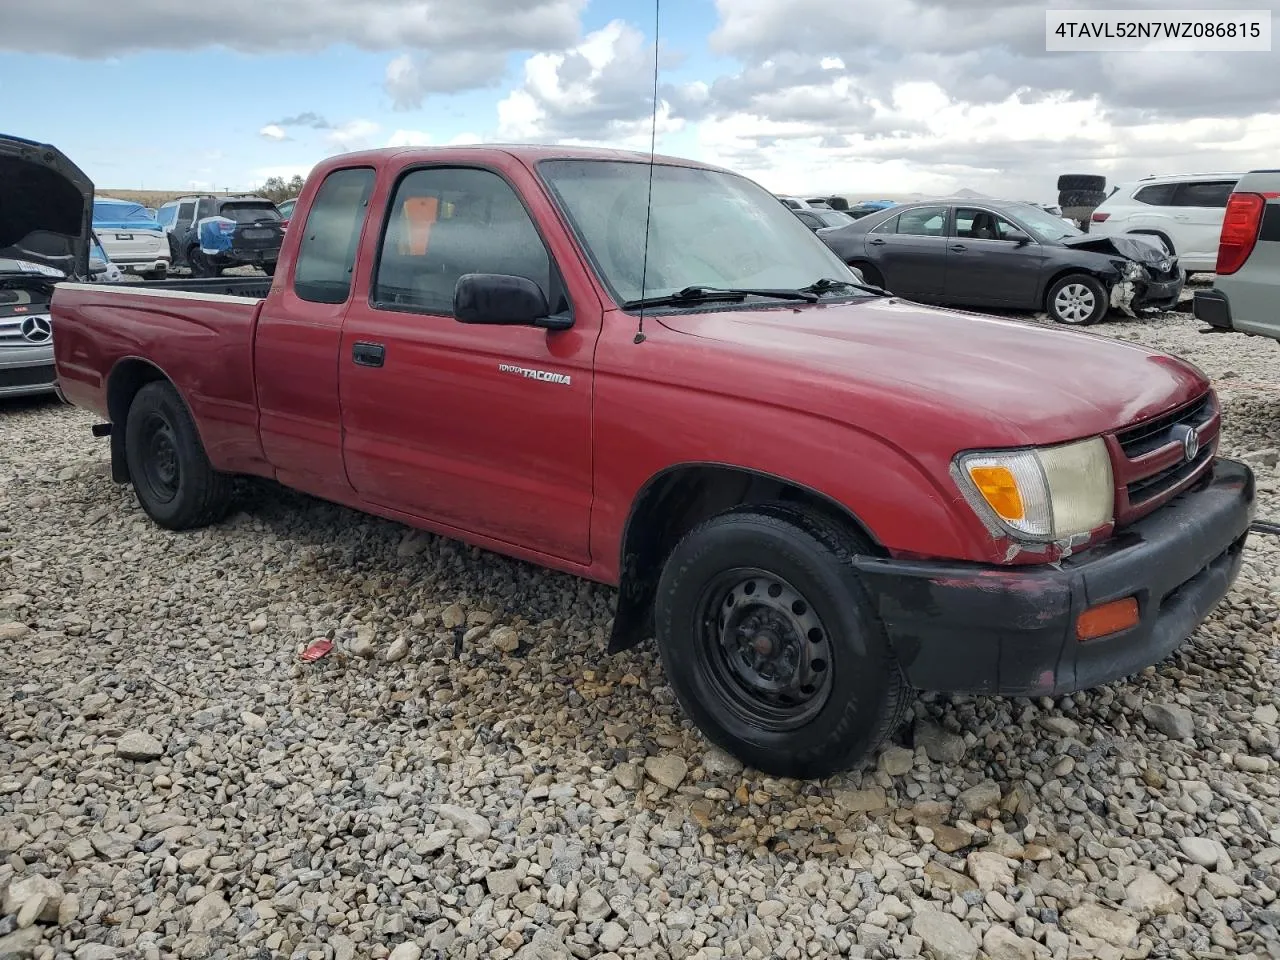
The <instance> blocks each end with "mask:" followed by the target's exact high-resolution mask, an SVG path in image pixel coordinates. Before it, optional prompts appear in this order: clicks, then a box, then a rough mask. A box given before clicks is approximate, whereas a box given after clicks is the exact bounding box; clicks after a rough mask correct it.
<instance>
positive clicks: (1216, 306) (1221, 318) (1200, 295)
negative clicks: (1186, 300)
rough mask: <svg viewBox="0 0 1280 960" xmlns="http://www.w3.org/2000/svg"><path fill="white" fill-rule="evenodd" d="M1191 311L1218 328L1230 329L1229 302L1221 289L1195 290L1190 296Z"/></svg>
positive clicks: (1197, 317) (1198, 318) (1198, 317)
mask: <svg viewBox="0 0 1280 960" xmlns="http://www.w3.org/2000/svg"><path fill="white" fill-rule="evenodd" d="M1191 312H1192V313H1193V314H1195V318H1196V319H1197V320H1202V321H1204V322H1205V323H1207V324H1208V325H1209V326H1211V327H1216V328H1217V329H1219V330H1232V329H1234V328H1233V327H1232V326H1231V302H1230V301H1229V300H1227V295H1226V294H1225V293H1223V292H1222V291H1221V290H1197V291H1196V292H1195V294H1194V296H1192V298H1191Z"/></svg>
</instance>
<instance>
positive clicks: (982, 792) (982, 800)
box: [957, 780, 1000, 816]
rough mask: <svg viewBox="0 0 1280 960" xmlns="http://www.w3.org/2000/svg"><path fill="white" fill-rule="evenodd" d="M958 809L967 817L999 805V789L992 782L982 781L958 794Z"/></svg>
mask: <svg viewBox="0 0 1280 960" xmlns="http://www.w3.org/2000/svg"><path fill="white" fill-rule="evenodd" d="M957 802H958V803H959V804H960V809H961V810H963V811H964V812H965V813H966V814H968V815H969V816H974V815H976V814H979V813H982V812H983V811H985V810H986V809H987V808H988V807H996V806H999V805H1000V787H999V785H998V784H996V782H995V781H994V780H983V781H982V782H981V783H979V784H978V785H977V786H974V787H970V788H969V789H968V790H966V791H964V792H963V793H962V794H960V797H959V800H958V801H957Z"/></svg>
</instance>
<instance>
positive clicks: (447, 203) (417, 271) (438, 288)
mask: <svg viewBox="0 0 1280 960" xmlns="http://www.w3.org/2000/svg"><path fill="white" fill-rule="evenodd" d="M468 273H495V274H504V275H507V276H515V277H524V278H526V279H528V280H532V281H533V282H534V283H536V284H537V285H538V286H539V287H540V288H541V289H542V292H543V294H544V295H545V296H546V297H547V302H548V303H549V304H550V305H551V312H552V313H560V312H563V311H564V310H567V309H568V303H567V301H566V300H565V298H564V294H563V293H562V292H561V288H560V284H559V280H558V278H557V276H556V275H555V271H554V269H553V267H552V262H551V257H550V255H549V254H548V253H547V248H546V245H545V244H544V243H543V242H542V237H541V236H540V235H539V234H538V230H537V228H536V227H535V226H534V224H533V220H532V219H531V218H530V216H529V213H528V211H527V210H525V208H524V204H523V203H521V202H520V198H519V197H518V196H517V195H516V192H515V191H514V190H513V189H512V188H511V187H510V186H509V185H508V184H507V182H506V181H505V180H503V179H502V177H500V176H498V175H497V174H496V173H493V172H491V171H489V170H481V169H477V168H472V167H432V168H428V169H423V170H414V171H412V172H411V173H409V174H407V175H406V176H405V177H404V178H403V179H402V180H401V181H400V183H399V185H398V186H397V187H396V191H395V196H394V198H393V199H392V201H391V206H390V208H389V210H388V212H387V225H386V230H385V232H384V234H383V238H382V246H381V249H380V250H379V251H378V263H377V273H376V275H375V276H374V283H373V301H374V304H375V306H378V307H381V308H384V309H401V310H412V311H415V312H423V313H433V314H440V315H442V316H452V315H453V291H454V288H455V287H456V286H457V283H458V278H459V277H461V276H463V275H464V274H468Z"/></svg>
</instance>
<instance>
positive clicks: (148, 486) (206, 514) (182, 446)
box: [125, 380, 231, 530]
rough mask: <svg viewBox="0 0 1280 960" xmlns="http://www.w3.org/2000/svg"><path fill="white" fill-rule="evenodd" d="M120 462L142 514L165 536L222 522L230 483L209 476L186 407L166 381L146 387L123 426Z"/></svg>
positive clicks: (209, 469)
mask: <svg viewBox="0 0 1280 960" xmlns="http://www.w3.org/2000/svg"><path fill="white" fill-rule="evenodd" d="M125 459H126V460H127V462H128V465H129V476H130V479H131V480H132V481H133V489H134V492H135V493H136V494H137V497H138V502H139V503H140V504H141V505H142V509H143V510H145V511H146V513H147V515H148V516H149V517H151V519H152V520H154V521H155V522H156V523H158V524H159V525H160V526H162V527H167V528H169V529H170V530H190V529H192V528H195V527H203V526H208V525H209V524H211V523H215V522H217V521H218V520H220V519H222V517H224V516H225V515H226V513H227V510H228V508H229V507H230V505H231V477H230V475H229V474H225V473H220V472H218V471H217V470H214V469H213V467H212V466H211V465H210V463H209V458H208V456H206V454H205V451H204V446H203V444H201V442H200V435H199V434H198V433H197V432H196V426H195V423H194V421H192V419H191V414H190V413H189V412H188V411H187V406H186V404H185V403H184V402H183V401H182V397H181V396H179V395H178V391H177V390H175V389H174V387H173V385H172V384H171V383H169V382H168V381H166V380H156V381H153V382H151V383H148V384H147V385H146V386H144V387H143V388H142V389H141V390H139V391H138V393H137V395H136V396H135V397H134V398H133V403H132V404H131V405H130V407H129V415H128V418H127V419H126V420H125Z"/></svg>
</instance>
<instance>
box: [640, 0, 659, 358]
mask: <svg viewBox="0 0 1280 960" xmlns="http://www.w3.org/2000/svg"><path fill="white" fill-rule="evenodd" d="M661 23H662V0H653V124H652V126H651V127H650V129H649V196H648V199H647V200H646V201H645V205H644V256H643V257H642V258H641V260H640V299H641V300H643V299H644V290H645V283H646V281H647V280H648V279H649V218H650V216H651V215H652V213H653V166H654V158H655V156H656V154H657V147H658V29H659V27H660V26H661ZM634 342H635V343H644V306H643V305H642V306H641V307H640V323H639V326H638V327H637V328H636V337H635V341H634Z"/></svg>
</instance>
